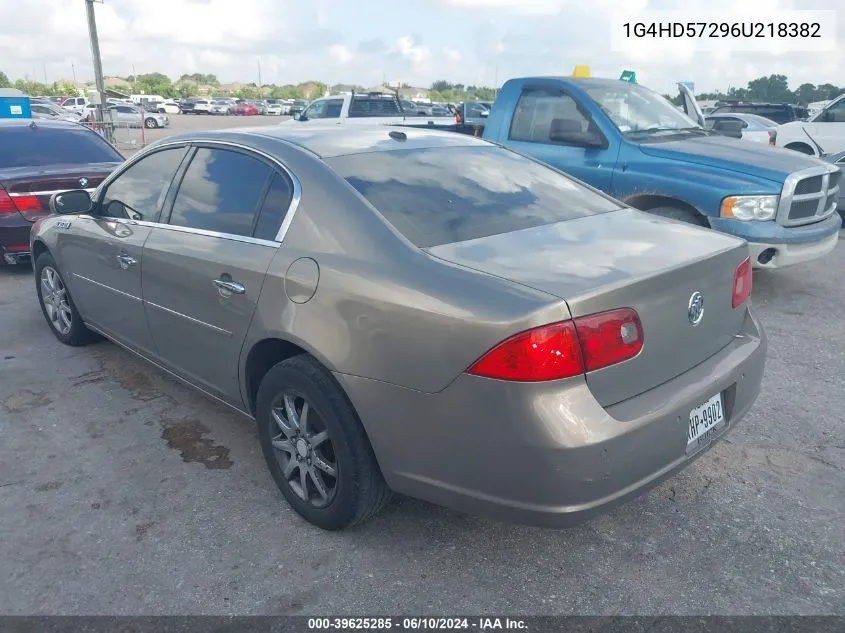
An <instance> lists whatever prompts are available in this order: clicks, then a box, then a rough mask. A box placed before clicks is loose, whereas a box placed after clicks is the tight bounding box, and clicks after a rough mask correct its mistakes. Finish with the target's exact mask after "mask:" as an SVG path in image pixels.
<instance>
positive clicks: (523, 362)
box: [467, 308, 643, 382]
mask: <svg viewBox="0 0 845 633" xmlns="http://www.w3.org/2000/svg"><path fill="white" fill-rule="evenodd" d="M642 348H643V328H642V324H641V323H640V318H639V316H638V315H637V313H636V312H635V311H634V310H631V309H630V308H623V309H621V310H612V311H610V312H601V313H599V314H591V315H589V316H585V317H579V318H577V319H573V320H570V321H560V322H558V323H552V324H550V325H543V326H540V327H537V328H534V329H531V330H527V331H525V332H520V333H519V334H516V335H514V336H512V337H510V338H508V339H506V340H505V341H503V342H502V343H500V344H499V345H497V346H496V347H494V348H493V349H491V350H490V351H489V352H487V353H486V354H485V355H484V356H482V357H481V358H479V359H478V360H477V361H476V362H475V363H474V364H473V365H472V367H470V368H469V369H468V370H467V373H469V374H472V375H475V376H483V377H485V378H494V379H497V380H508V381H514V382H542V381H547V380H560V379H562V378H571V377H572V376H577V375H579V374H583V373H585V372H589V371H595V370H597V369H601V368H603V367H608V366H610V365H615V364H617V363H621V362H623V361H626V360H629V359H631V358H634V357H635V356H636V355H637V354H639V353H640V350H641V349H642Z"/></svg>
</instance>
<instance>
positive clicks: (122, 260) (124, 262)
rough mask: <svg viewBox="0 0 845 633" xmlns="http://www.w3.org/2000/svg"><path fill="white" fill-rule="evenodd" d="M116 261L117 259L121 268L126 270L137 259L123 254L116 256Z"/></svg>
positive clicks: (136, 261)
mask: <svg viewBox="0 0 845 633" xmlns="http://www.w3.org/2000/svg"><path fill="white" fill-rule="evenodd" d="M117 261H118V263H119V264H120V267H121V268H122V269H123V270H126V269H127V268H129V267H130V266H134V265H135V264H137V263H138V260H137V259H135V258H134V257H129V255H123V254H121V255H118V256H117Z"/></svg>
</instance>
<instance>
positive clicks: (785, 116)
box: [709, 102, 809, 125]
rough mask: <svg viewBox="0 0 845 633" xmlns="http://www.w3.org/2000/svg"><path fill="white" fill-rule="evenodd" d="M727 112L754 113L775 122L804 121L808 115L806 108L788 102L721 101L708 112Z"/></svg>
mask: <svg viewBox="0 0 845 633" xmlns="http://www.w3.org/2000/svg"><path fill="white" fill-rule="evenodd" d="M728 112H735V113H745V114H756V115H758V116H761V117H765V118H767V119H770V120H772V121H774V122H775V123H777V124H779V125H780V124H783V123H789V122H790V121H804V120H806V119H807V117H808V116H809V113H808V112H807V109H806V108H803V107H801V106H796V105H791V104H789V103H747V102H737V103H723V104H720V105H719V106H717V107H716V108H714V109H713V111H712V112H709V114H725V113H728Z"/></svg>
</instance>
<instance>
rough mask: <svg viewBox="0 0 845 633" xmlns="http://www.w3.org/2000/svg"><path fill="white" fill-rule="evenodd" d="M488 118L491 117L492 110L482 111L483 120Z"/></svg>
mask: <svg viewBox="0 0 845 633" xmlns="http://www.w3.org/2000/svg"><path fill="white" fill-rule="evenodd" d="M488 116H490V110H482V111H481V117H482V118H487V117H488Z"/></svg>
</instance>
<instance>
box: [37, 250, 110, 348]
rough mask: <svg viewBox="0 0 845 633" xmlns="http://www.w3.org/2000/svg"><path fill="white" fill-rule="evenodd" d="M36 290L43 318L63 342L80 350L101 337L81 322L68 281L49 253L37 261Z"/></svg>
mask: <svg viewBox="0 0 845 633" xmlns="http://www.w3.org/2000/svg"><path fill="white" fill-rule="evenodd" d="M35 291H36V294H37V295H38V303H39V304H40V305H41V312H42V314H44V319H45V320H46V321H47V324H48V325H49V326H50V330H51V331H52V332H53V334H55V335H56V338H57V339H59V340H60V341H61V342H62V343H64V344H65V345H70V346H71V347H79V346H81V345H87V344H88V343H93V342H94V341H96V340H98V339H99V338H100V336H99V335H98V334H96V333H95V332H92V331H91V330H89V329H88V328H87V327H85V324H84V323H83V322H82V317H80V316H79V312H77V311H76V306H75V305H74V304H73V299H72V298H71V296H70V291H69V290H68V288H67V286H66V285H65V280H64V279H63V278H62V275H61V273H59V267H58V266H56V262H55V260H54V259H53V256H52V255H50V253H41V255H39V256H38V259H36V260H35Z"/></svg>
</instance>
